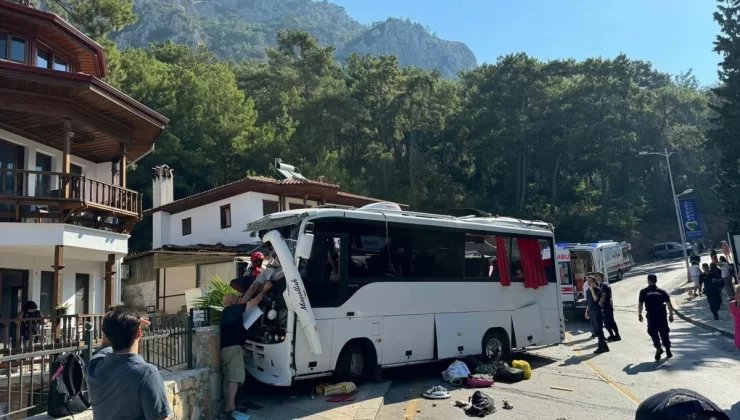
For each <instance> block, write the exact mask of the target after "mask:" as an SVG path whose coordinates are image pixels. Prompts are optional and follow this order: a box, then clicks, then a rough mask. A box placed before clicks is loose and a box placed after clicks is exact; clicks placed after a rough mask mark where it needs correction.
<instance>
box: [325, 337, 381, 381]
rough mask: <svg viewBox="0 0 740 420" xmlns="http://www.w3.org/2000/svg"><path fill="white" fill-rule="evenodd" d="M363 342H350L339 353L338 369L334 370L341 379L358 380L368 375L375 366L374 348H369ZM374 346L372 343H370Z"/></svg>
mask: <svg viewBox="0 0 740 420" xmlns="http://www.w3.org/2000/svg"><path fill="white" fill-rule="evenodd" d="M363 344H364V343H362V342H349V343H347V344H346V345H345V346H344V349H342V352H341V353H339V358H338V359H337V369H336V371H335V372H334V373H335V376H336V377H337V379H339V380H341V381H353V382H357V381H359V380H360V379H363V378H365V377H367V376H368V374H369V373H371V372H372V371H373V368H374V367H375V366H374V364H375V362H374V359H375V358H374V357H372V356H373V355H374V354H375V352H374V349H369V348H368V346H367V345H363ZM370 347H372V344H370Z"/></svg>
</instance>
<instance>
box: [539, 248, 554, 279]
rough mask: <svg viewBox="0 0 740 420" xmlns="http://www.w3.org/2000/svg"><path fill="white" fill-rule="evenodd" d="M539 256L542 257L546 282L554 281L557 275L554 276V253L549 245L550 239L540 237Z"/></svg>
mask: <svg viewBox="0 0 740 420" xmlns="http://www.w3.org/2000/svg"><path fill="white" fill-rule="evenodd" d="M539 242H540V256H541V257H542V265H543V267H544V269H545V278H546V279H547V281H548V283H555V282H556V281H557V277H556V276H555V253H554V252H553V250H552V247H551V246H550V241H548V240H547V239H540V240H539Z"/></svg>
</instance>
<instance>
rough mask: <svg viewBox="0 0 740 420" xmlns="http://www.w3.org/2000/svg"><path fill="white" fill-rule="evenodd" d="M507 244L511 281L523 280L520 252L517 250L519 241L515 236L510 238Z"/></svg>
mask: <svg viewBox="0 0 740 420" xmlns="http://www.w3.org/2000/svg"><path fill="white" fill-rule="evenodd" d="M507 242H508V245H509V264H510V267H511V268H510V269H509V273H511V281H524V269H523V268H522V254H521V253H520V252H519V241H517V238H510V240H509V241H507Z"/></svg>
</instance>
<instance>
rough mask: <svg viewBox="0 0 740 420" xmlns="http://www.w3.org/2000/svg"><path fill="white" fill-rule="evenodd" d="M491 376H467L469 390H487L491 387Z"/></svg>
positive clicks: (480, 374) (477, 374) (478, 374)
mask: <svg viewBox="0 0 740 420" xmlns="http://www.w3.org/2000/svg"><path fill="white" fill-rule="evenodd" d="M493 383H494V381H493V376H491V375H486V374H483V373H476V374H475V375H470V376H468V379H467V384H468V386H469V387H471V388H488V387H490V386H491V385H493Z"/></svg>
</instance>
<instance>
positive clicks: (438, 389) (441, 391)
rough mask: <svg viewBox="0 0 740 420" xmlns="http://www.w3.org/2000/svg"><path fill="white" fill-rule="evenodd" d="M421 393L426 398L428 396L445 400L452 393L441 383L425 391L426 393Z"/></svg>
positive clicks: (432, 398)
mask: <svg viewBox="0 0 740 420" xmlns="http://www.w3.org/2000/svg"><path fill="white" fill-rule="evenodd" d="M421 395H422V396H423V397H424V398H428V399H430V400H444V399H447V398H450V393H449V392H447V389H445V388H444V387H442V386H439V385H435V386H433V387H431V388H430V389H428V390H426V391H424V393H423V394H421Z"/></svg>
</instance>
